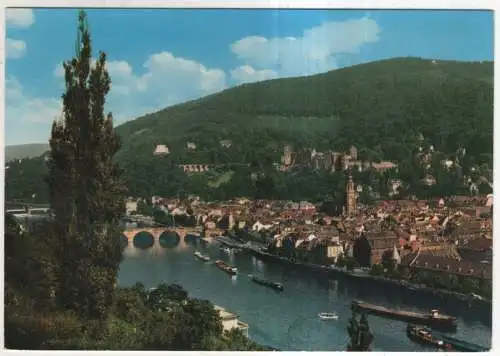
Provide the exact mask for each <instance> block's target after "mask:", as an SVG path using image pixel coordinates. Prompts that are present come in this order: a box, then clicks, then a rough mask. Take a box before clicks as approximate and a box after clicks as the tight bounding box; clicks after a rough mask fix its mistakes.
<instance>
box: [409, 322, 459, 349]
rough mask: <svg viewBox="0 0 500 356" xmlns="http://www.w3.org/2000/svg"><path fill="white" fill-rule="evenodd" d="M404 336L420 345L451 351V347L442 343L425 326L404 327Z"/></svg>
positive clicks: (410, 325)
mask: <svg viewBox="0 0 500 356" xmlns="http://www.w3.org/2000/svg"><path fill="white" fill-rule="evenodd" d="M406 335H408V338H409V339H410V340H412V341H415V342H418V343H420V344H425V345H430V346H434V347H436V348H438V349H444V350H448V351H451V350H452V347H451V345H450V344H449V343H447V342H444V341H443V340H442V339H441V338H440V337H437V336H435V335H433V333H432V330H431V329H429V328H426V327H425V326H419V325H412V324H408V326H407V327H406Z"/></svg>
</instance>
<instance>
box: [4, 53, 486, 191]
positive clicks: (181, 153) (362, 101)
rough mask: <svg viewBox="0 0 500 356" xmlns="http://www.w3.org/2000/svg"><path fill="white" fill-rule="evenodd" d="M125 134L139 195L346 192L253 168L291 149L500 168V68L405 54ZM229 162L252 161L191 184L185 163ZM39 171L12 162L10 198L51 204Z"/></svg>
mask: <svg viewBox="0 0 500 356" xmlns="http://www.w3.org/2000/svg"><path fill="white" fill-rule="evenodd" d="M167 79H168V78H166V80H167ZM116 131H117V133H118V135H119V136H121V139H122V143H123V146H122V148H121V150H120V151H119V152H118V154H117V156H116V158H117V160H118V162H119V163H120V166H121V167H122V168H123V169H124V170H125V176H126V178H127V181H128V187H129V194H130V195H133V196H149V195H152V194H158V195H175V194H178V193H179V191H183V192H186V191H187V192H189V193H194V194H201V193H204V194H207V198H218V199H223V198H227V197H230V196H232V195H233V194H238V195H252V194H257V195H262V196H269V197H284V196H286V197H290V198H297V199H298V198H308V197H310V196H320V195H324V194H325V193H327V192H329V193H331V192H330V190H331V189H332V188H331V187H333V186H336V185H337V183H339V184H338V185H339V186H340V185H342V182H340V181H339V182H337V183H335V182H333V181H332V179H333V178H332V177H330V176H328V175H325V176H324V177H323V175H320V176H321V179H320V180H321V182H322V183H319V181H318V182H317V183H315V184H310V183H311V182H312V181H315V180H316V179H317V178H318V177H320V176H318V177H317V176H316V175H312V176H311V175H310V174H309V173H305V172H304V174H302V175H301V174H299V175H297V174H294V175H287V176H286V177H285V175H283V176H280V177H277V176H276V177H274V175H276V174H277V173H272V174H271V175H270V174H268V175H267V177H266V178H265V179H264V181H262V182H252V181H251V179H250V175H251V173H252V169H253V168H252V167H258V165H255V163H259V164H260V167H261V168H265V169H268V168H269V166H270V165H269V163H270V162H272V161H277V160H279V157H280V155H281V154H282V150H283V145H284V144H292V145H293V146H294V147H295V148H301V147H315V148H316V149H317V150H327V149H333V150H336V151H340V150H344V149H347V148H348V147H350V146H351V145H356V146H357V147H358V152H359V154H360V156H362V158H368V159H373V160H377V159H389V160H396V161H398V162H399V163H400V167H401V169H400V171H403V170H404V172H401V174H402V175H403V176H406V177H410V176H411V177H413V178H412V180H414V181H418V180H419V179H420V178H421V177H420V175H421V174H422V172H419V173H418V174H416V173H413V168H411V167H413V165H414V164H413V162H414V157H415V156H414V153H415V150H416V149H417V147H418V146H424V147H429V146H430V145H434V148H435V149H436V150H438V151H440V152H441V156H444V157H446V156H451V155H454V154H455V152H456V151H457V149H458V148H465V149H466V152H467V160H466V161H467V165H468V166H470V165H471V164H478V165H481V164H488V165H489V167H491V166H492V159H493V63H492V62H456V61H440V60H436V61H434V60H425V59H418V58H396V59H388V60H382V61H377V62H372V63H366V64H360V65H356V66H352V67H348V68H343V69H339V70H335V71H331V72H328V73H323V74H319V75H314V76H309V77H299V78H286V79H275V80H268V81H263V82H259V83H252V84H245V85H241V86H238V87H235V88H231V89H228V90H225V91H223V92H220V93H217V94H214V95H210V96H207V97H204V98H201V99H198V100H194V101H191V102H187V103H184V104H179V105H176V106H173V107H170V108H167V109H164V110H161V111H159V112H156V113H153V114H148V115H145V116H143V117H140V118H138V119H136V120H133V121H130V122H127V123H125V124H123V125H120V126H118V127H117V129H116ZM421 134H422V135H423V137H424V142H422V141H419V138H420V135H421ZM224 139H230V140H232V142H233V145H232V147H231V148H229V149H227V148H223V147H221V145H220V143H219V141H220V140H224ZM187 142H193V143H195V144H196V146H197V147H196V150H194V151H188V150H186V144H187ZM157 144H165V145H167V146H168V147H169V148H170V151H171V154H170V155H168V156H166V157H154V156H153V151H154V148H155V146H156V145H157ZM228 162H229V163H253V164H252V166H251V167H245V166H235V167H230V168H224V167H219V168H218V169H216V170H215V171H214V172H209V173H207V174H194V175H191V176H189V177H188V176H186V174H184V173H183V172H182V171H181V170H179V168H177V167H176V165H177V164H179V163H216V164H223V163H228ZM42 166H44V162H43V160H42V159H38V160H36V162H31V163H29V162H27V161H26V160H25V161H23V162H22V163H20V164H17V165H16V164H11V167H10V168H9V169H8V170H7V175H6V184H7V191H6V197H7V199H14V198H23V197H24V196H25V195H26V194H27V192H28V191H30V192H31V191H33V192H37V197H38V198H37V199H42V197H43V196H44V195H46V194H44V193H42V192H41V191H40V189H41V188H42V187H44V183H43V182H42V180H41V176H38V177H37V173H36V172H39V173H40V175H41V173H42V172H44V171H46V169H45V167H42ZM23 167H24V168H23ZM403 167H409V168H408V169H403ZM21 168H23V170H22V171H21V172H20V171H19V169H21ZM410 168H411V169H410ZM464 168H465V167H464ZM23 172H24V173H23ZM417 175H418V177H417ZM228 177H230V178H228ZM223 178H224V179H223ZM226 178H227V179H226ZM266 179H267V180H266ZM339 179H340V178H339ZM25 182H31V183H30V184H29V186H28V185H27V184H28V183H25ZM214 182H216V183H217V184H214ZM259 183H260V184H259ZM443 184H444V183H443ZM259 186H260V187H261V188H262V189H261V188H258V187H259ZM36 187H39V188H40V189H35V188H36ZM278 188H279V189H278ZM313 188H315V189H316V190H315V189H313ZM311 189H312V190H311ZM257 191H260V193H257ZM20 192H25V193H26V194H24V193H23V194H20ZM21 195H22V196H21ZM26 196H28V197H30V198H31V193H30V194H29V195H26Z"/></svg>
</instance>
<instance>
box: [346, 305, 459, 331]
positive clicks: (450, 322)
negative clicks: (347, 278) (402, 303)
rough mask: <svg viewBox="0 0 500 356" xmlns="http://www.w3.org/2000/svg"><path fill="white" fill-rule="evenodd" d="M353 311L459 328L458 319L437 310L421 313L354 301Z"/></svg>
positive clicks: (445, 328)
mask: <svg viewBox="0 0 500 356" xmlns="http://www.w3.org/2000/svg"><path fill="white" fill-rule="evenodd" d="M351 309H353V310H356V311H361V310H364V311H366V312H368V313H370V314H373V315H378V316H383V317H388V318H392V319H397V320H402V321H406V322H410V323H417V324H422V325H427V326H431V327H433V328H436V329H443V330H456V328H457V318H455V317H453V316H450V315H444V314H440V313H439V311H438V310H436V309H434V310H431V311H430V312H429V313H419V312H412V311H406V310H398V309H391V308H386V307H382V306H379V305H374V304H369V303H364V302H361V301H357V300H354V301H353V302H352V304H351Z"/></svg>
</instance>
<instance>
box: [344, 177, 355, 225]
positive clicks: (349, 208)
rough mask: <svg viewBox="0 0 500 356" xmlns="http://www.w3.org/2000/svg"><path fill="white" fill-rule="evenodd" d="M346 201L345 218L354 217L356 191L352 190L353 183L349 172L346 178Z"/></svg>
mask: <svg viewBox="0 0 500 356" xmlns="http://www.w3.org/2000/svg"><path fill="white" fill-rule="evenodd" d="M346 192H347V200H346V213H347V216H354V215H356V189H354V182H353V181H352V175H351V173H350V172H349V173H348V176H347V189H346Z"/></svg>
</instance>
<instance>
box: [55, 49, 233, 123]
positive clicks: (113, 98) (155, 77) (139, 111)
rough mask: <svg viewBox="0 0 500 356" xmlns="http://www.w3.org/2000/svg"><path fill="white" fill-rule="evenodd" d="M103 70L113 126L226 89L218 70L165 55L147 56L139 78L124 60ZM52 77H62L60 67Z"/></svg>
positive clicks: (109, 64) (107, 64) (166, 53)
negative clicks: (108, 84) (108, 82)
mask: <svg viewBox="0 0 500 356" xmlns="http://www.w3.org/2000/svg"><path fill="white" fill-rule="evenodd" d="M106 67H107V69H108V73H109V75H110V76H111V91H110V96H109V100H108V103H109V105H108V109H109V110H110V111H112V112H113V115H114V117H115V120H116V122H117V123H121V122H123V121H125V120H127V119H132V118H135V117H138V116H140V115H143V114H145V113H148V112H154V111H157V110H160V109H163V108H165V107H167V106H170V105H174V104H177V103H180V102H183V101H187V100H191V99H196V98H199V97H202V96H205V95H208V94H212V93H215V92H217V91H220V90H222V89H225V88H226V74H225V73H224V71H222V70H221V69H210V68H206V67H205V66H204V65H202V64H200V63H198V62H196V61H193V60H189V59H185V58H180V57H175V56H174V55H173V54H172V53H169V52H160V53H155V54H152V55H150V56H149V58H148V59H147V60H146V61H145V62H144V64H143V71H142V72H143V73H141V74H137V73H135V72H134V69H133V68H132V66H131V65H130V64H129V63H128V62H127V61H124V60H118V61H108V62H107V63H106ZM54 75H55V76H56V77H59V78H62V77H64V69H63V67H62V65H61V64H59V65H57V66H56V68H55V69H54Z"/></svg>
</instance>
